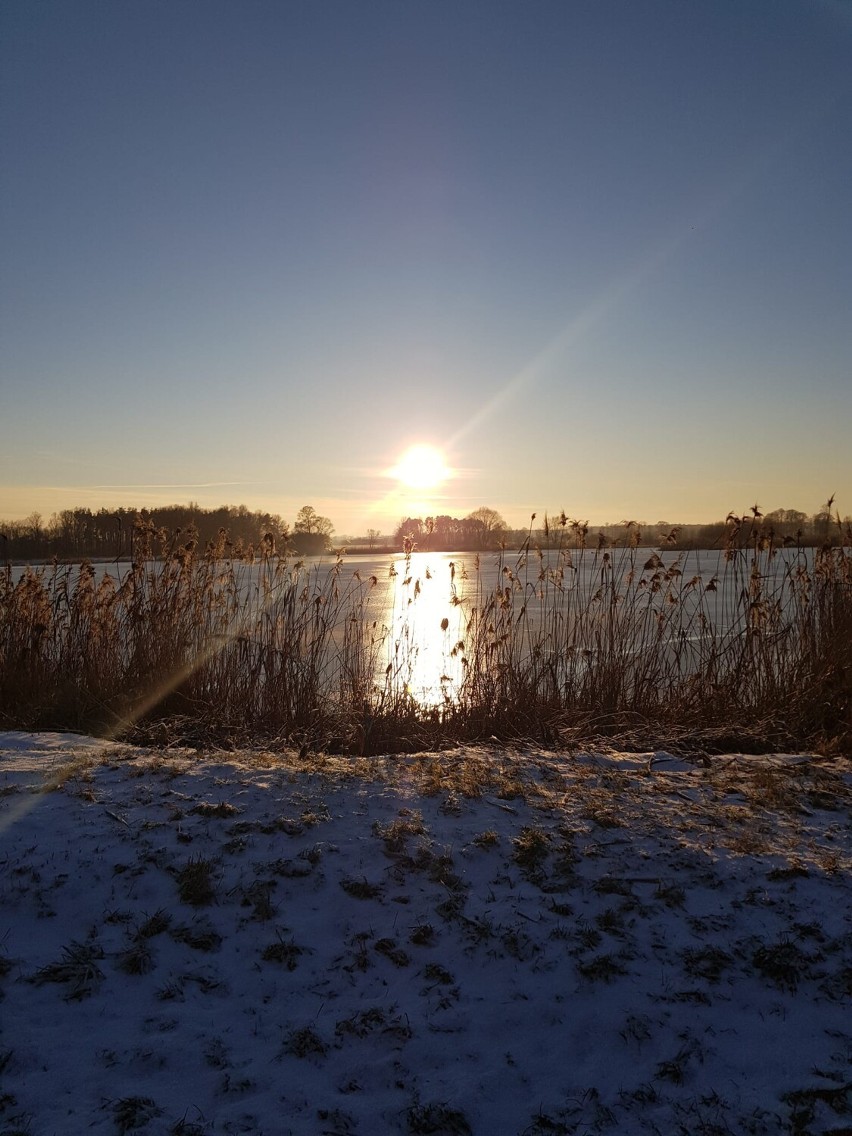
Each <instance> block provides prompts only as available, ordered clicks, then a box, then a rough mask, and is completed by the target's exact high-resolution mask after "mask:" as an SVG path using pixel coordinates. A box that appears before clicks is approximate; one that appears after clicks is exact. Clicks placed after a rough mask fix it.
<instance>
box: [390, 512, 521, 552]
mask: <svg viewBox="0 0 852 1136" xmlns="http://www.w3.org/2000/svg"><path fill="white" fill-rule="evenodd" d="M508 532H509V526H508V525H507V524H506V522H505V521H504V520H503V518H502V517H501V516H500V514H499V513H498V512H497V511H496V510H494V509H489V508H488V507H487V506H485V505H483V506H481V507H480V508H479V509H474V511H473V512H472V513H469V514H468V515H467V516H466V517H450V516H438V517H425V518H423V517H404V518H403V519H402V520H401V521H400V522H399V524H398V525H397V527H396V532H395V533H394V537H395V541H396V544H397V545H398V546H404V545H405V542H406V541H409V542H410V543H411V545H413V546H416V547H417V548H420V549H435V550H437V549H440V550H445V551H456V550H462V549H471V550H485V549H488V548H496V547H497V546H498V545H499V544H500V542H501V541H502V540H503V539H504V537H505V536H506V534H507V533H508Z"/></svg>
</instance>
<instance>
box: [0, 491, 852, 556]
mask: <svg viewBox="0 0 852 1136" xmlns="http://www.w3.org/2000/svg"><path fill="white" fill-rule="evenodd" d="M833 506H834V499H833V498H831V499H830V500H829V501H828V502H826V504H825V505H824V506H823V507H822V508H821V509H819V510H817V512H815V513H813V514H807V513H804V512H801V511H800V510H797V509H774V510H772V511H771V512H768V513H765V514H764V513H763V512H762V511H761V510H760V508H759V507H758V506H757V505H754V506H753V507H752V508H751V509H750V510H748V511H747V512H746V513H745V514H743V515H737V514H734V513H729V514H728V516H727V517H726V518H725V519H724V520H719V521H716V522H715V523H713V524H700V525H696V524H677V525H675V524H670V523H669V522H667V521H657V522H656V523H654V524H646V523H645V522H640V521H633V520H625V521H621V522H619V523H618V524H607V525H600V526H590V525H589V523H588V521H583V520H576V519H572V518H569V517H568V516H567V514H566V513H564V512H561V511H560V512H555V513H552V514H542V515H541V516H537V515H536V514H533V515H532V517H531V518H530V522H529V525H528V526H527V528H524V529H513V528H510V527H509V526H508V525H507V524H506V522H505V520H504V519H503V517H502V516H501V515H500V514H499V513H498V512H497V511H496V510H495V509H491V508H489V507H487V506H481V507H480V508H478V509H474V510H473V512H472V513H468V514H467V515H466V516H464V517H453V516H450V515H448V514H441V515H438V516H434V517H433V516H427V517H403V518H402V519H401V520H400V522H399V524H398V525H397V526H396V528H395V529H394V531H393V533H392V534H390V535H388V536H383V535H382V534H381V533H380V532H378V531H377V530H376V529H368V531H367V534H366V536H364V537H358V538H355V539H354V540H352V541H350V542H348V547H349V548H351V550H352V551H371V552H372V551H383V552H386V551H403V550H406V549H408V550H420V551H447V552H457V551H477V552H480V551H488V550H491V549H497V548H500V547H503V548H509V549H518V548H522V547H524V546H525V545H529V546H532V547H539V548H553V547H567V548H589V547H591V548H594V547H601V548H603V547H611V546H624V545H635V546H640V545H641V546H643V547H654V548H657V547H666V548H671V549H692V548H725V547H744V546H746V545H748V544H753V543H754V542H756V541H757V542H760V543H761V544H764V545H770V544H771V545H782V544H784V545H800V546H802V547H814V546H821V545H823V544H826V543H830V544H844V543H846V544H849V543H852V518H850V517H849V516H846V517H844V518H843V519H841V517H840V514H839V512H837V510H835V509H834V507H833ZM333 535H334V526H333V524H332V522H331V520H330V519H329V518H328V517H324V516H321V515H320V514H319V513H317V512H316V510H315V509H314V508H313V506H311V505H303V506H302V508H301V509H300V510H299V512H298V513H297V514H296V518H295V521H294V522H293V524H292V526H291V525H290V524H289V523H288V522H287V521H285V520H283V519H282V518H281V517H280V516H279V515H278V514H277V513H268V512H263V511H257V510H255V511H252V510H250V509H248V508H247V507H246V506H245V505H222V506H220V507H219V508H216V509H203V508H201V506H199V505H197V504H196V503H194V502H190V503H189V504H188V505H167V506H164V507H161V508H155V509H138V510H137V509H132V508H120V509H105V508H103V509H98V510H97V511H93V510H91V509H86V508H76V509H63V510H62V511H61V512H58V513H54V514H53V515H52V516H51V517H50V519H49V520H48V521H46V522H45V521H44V520H43V518H42V516H41V514H39V513H31V514H30V516H29V517H27V518H26V519H25V520H23V521H5V522H3V521H0V558H2V559H4V560H5V561H6V562H10V561H30V562H33V563H37V562H44V561H49V560H51V559H53V558H54V557H55V558H57V559H60V560H76V559H83V558H92V559H103V560H126V559H131V558H133V557H134V556H135V555H138V554H140V553H144V554H146V555H147V554H151V553H157V552H159V553H163V552H165V551H166V550H167V549H174V548H176V547H178V546H179V547H181V548H183V549H186V550H188V549H192V550H193V551H194V550H198V551H199V552H200V553H210V554H214V555H217V556H226V555H231V556H235V557H248V558H250V557H252V556H253V555H255V553H257V552H258V551H259V550H261V549H263V550H266V551H269V550H272V549H275V550H277V551H279V552H287V553H292V554H294V555H299V556H315V555H320V554H322V553H324V552H328V551H329V550H330V549H331V547H332V538H333Z"/></svg>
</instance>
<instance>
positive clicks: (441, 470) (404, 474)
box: [391, 445, 450, 489]
mask: <svg viewBox="0 0 852 1136" xmlns="http://www.w3.org/2000/svg"><path fill="white" fill-rule="evenodd" d="M391 474H392V475H393V476H394V477H396V478H398V479H399V480H400V481H401V482H402V484H403V485H406V486H408V488H409V489H434V488H435V486H436V485H440V483H441V482H442V481H446V480H447V478H448V477H449V476H450V471H449V469H448V468H447V465H446V462H445V461H444V455H443V454H442V453H441V451H440V450H438V449H436V448H435V447H434V446H426V445H418V446H411V448H410V449H408V450H406V451H405V453H404V454H403V455H402V457H401V458H400V459H399V461H398V462H397V464H396V466H395V467H394V468H393V469H392V470H391Z"/></svg>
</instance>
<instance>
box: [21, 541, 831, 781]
mask: <svg viewBox="0 0 852 1136" xmlns="http://www.w3.org/2000/svg"><path fill="white" fill-rule="evenodd" d="M734 520H736V519H734ZM562 530H563V532H564V536H565V539H564V546H562V547H557V548H556V549H555V550H551V551H549V552H548V553H547V554H544V553H541V552H538V551H537V550H534V549H531V548H524V549H522V550H521V552H520V553H518V554H512V555H511V557H510V556H509V555H508V554H505V553H501V554H500V558H499V561H498V564H497V569H498V582H497V584H496V586H495V585H491V584H488V583H487V582H486V578H487V579H492V578H493V573H491V572H489V573H486V572H485V571H484V570H483V571H480V572H479V574H478V575H477V578H476V579H475V580H473V581H467V582H466V586H465V588H464V589H460V590H459V592H458V593H456V592H455V586H456V581H455V579H454V578H453V579H452V580H451V586H452V588H453V589H454V599H455V602H456V604H457V607H459V608H460V610H461V623H460V627H461V637H460V638H459V639H458V641H457V642H454V643H452V644H450V643H447V644H446V652H447V656H448V659H450V658H451V659H452V660H453V663H454V665H455V664H457V665H458V667H459V668H460V672H459V673H460V676H461V677H460V679H459V680H458V682H457V683H455V684H450V683H449V682H448V683H447V684H446V687H445V689H444V691H443V695H442V696H439V697H438V699H437V700H433V702H432V704H430V705H424V704H422V703H421V702H418V701H417V700H416V699H415V698H414V697H412V693H411V685H410V680H411V677H412V674H413V669H414V666H415V662H416V660H415V659H414V658H412V653H411V651H412V649H411V648H410V641H409V639H408V636H407V631H406V628H405V626H404V625H403V626H402V629H401V630H400V627H399V626H395V627H394V628H393V630H392V629H391V628H389V627H387V626H385V625H383V624H382V625H380V624H379V623H377V622H376V621H375V620H374V619H373V618H372V614H373V612H372V608H371V595H372V593H373V591H374V589H375V588H376V586H377V580H376V578H375V577H370V578H369V579H367V580H362V579H361V578H360V577H359V575H358V573H355V574H354V575H353V576H351V577H349V578H348V579H347V578H346V577H345V574H344V573H343V571H342V564H343V562H342V560H341V559H340V558H338V560H337V562H336V563H334V564H332V565H330V566H324V567H322V568H314V569H308V568H306V567H305V566H304V565H303V564H301V563H299V562H296V563H293V562H291V561H288V560H287V559H286V558H283V557H280V556H278V555H277V554H276V553H275V552H274V550H273V549H272V548H271V546H270V547H269V548H266V547H264V548H263V549H262V552H261V556H260V558H259V561H258V562H257V563H255V564H253V565H252V566H248V567H250V568H251V575H250V576H249V575H246V573H247V572H248V567H247V566H246V565H245V564H244V563H242V562H239V561H236V560H233V559H223V558H222V556H221V555H220V553H221V552H222V549H219V548H208V550H207V552H206V553H205V554H204V555H200V554H199V553H198V552H197V551H196V550H195V548H193V547H192V546H191V545H181V544H180V543H179V541H178V539H177V538H176V537H175V538H172V539H169V538H168V537H166V536H165V535H164V534H160V544H159V547H158V548H157V549H156V550H155V549H154V548H153V547H152V542H153V540H154V537H155V535H156V534H153V533H151V532H150V531H148V530H146V529H144V527H142V528H140V530H139V531H138V532H137V543H136V548H135V555H136V558H135V560H134V563H133V565H132V567H131V568H130V570H129V571H127V572H126V573H125V574H124V575H123V576H122V577H121V578H120V580H116V579H113V577H112V576H111V575H109V574H107V575H104V576H103V577H102V578H101V579H100V580H99V581H98V580H97V578H96V574H95V571H94V568H93V567H92V565H91V564H83V565H82V566H81V567H79V568H77V569H72V568H70V567H68V566H56V565H55V566H53V567H52V568H48V569H41V570H36V571H30V570H28V571H27V572H26V573H25V574H24V576H23V577H22V578H21V579H20V580H19V581H18V582H16V583H14V582H13V579H12V574H11V570H9V569H7V570H6V572H5V573H3V574H2V575H0V707H2V711H0V723H2V724H3V725H5V726H9V727H23V728H65V729H68V728H70V729H78V730H84V731H88V732H92V733H99V734H108V735H110V736H114V737H118V736H122V737H136V738H139V739H141V740H149V741H155V742H158V743H160V744H162V743H163V742H168V741H170V740H172V739H173V738H176V737H179V738H180V739H181V740H182V741H184V742H190V743H192V742H195V743H196V744H197V745H204V744H207V743H210V742H214V741H215V742H217V743H218V744H222V742H223V741H227V740H228V739H229V738H230V739H233V740H240V741H245V739H246V738H247V737H253V738H258V737H262V736H266V737H274V738H276V739H277V740H281V741H286V742H288V743H289V744H293V745H296V746H297V747H298V748H300V750H301V752H302V753H303V755H305V756H307V754H308V753H310V752H312V751H316V750H320V749H323V750H326V751H328V752H346V753H350V754H375V753H382V752H401V751H409V752H411V751H416V750H425V749H439V748H444V747H446V746H449V745H452V744H454V743H459V742H465V741H475V740H481V739H486V738H491V737H496V738H498V739H503V740H505V739H520V738H526V739H536V740H538V741H543V742H545V743H561V744H565V743H568V744H571V743H583V744H587V743H588V742H590V741H594V740H600V739H601V738H604V737H608V738H618V740H619V744H621V745H624V744H629V743H630V741H631V740H632V741H635V742H636V744H639V745H643V744H644V745H647V744H648V742H649V740H653V741H656V742H658V743H663V744H666V745H667V746H669V747H670V748H690V747H691V748H693V749H694V748H695V747H696V746H697V747H698V748H701V749H703V750H705V751H714V750H721V749H732V748H734V749H739V750H750V749H754V748H760V747H766V746H768V747H770V748H780V747H782V746H783V747H789V746H794V747H795V746H803V745H806V746H808V747H810V748H817V749H821V750H823V751H831V750H835V751H836V750H839V749H842V748H843V747H847V746H848V745H849V743H850V740H852V545H850V542H849V540H848V539H847V536H846V534H843V543H842V544H841V546H840V547H829V546H826V547H824V548H823V549H820V550H816V552H814V553H813V554H810V553H806V552H804V551H801V550H795V549H782V548H779V547H778V546H775V545H773V544H771V543H770V542H767V540H766V537H765V535H763V532H762V530H760V534H759V536H756V537H755V539H754V541H753V542H752V544H751V545H750V546H747V547H743V546H742V533H741V526H740V527H735V526H734V525H733V524H730V525H729V527H728V533H727V545H726V547H724V549H723V550H722V551H721V552H720V554H719V563H718V568H717V570H716V571H714V574H713V576H712V577H711V578H710V579H706V578H702V577H700V576H699V575H697V574H694V573H691V572H690V570H689V569H690V565H689V560H688V556H689V555H690V554H688V553H682V554H679V555H675V554H674V553H672V554H671V555H669V554H664V555H665V557H666V559H667V560H668V563H667V564H666V563H664V562H663V557H662V556H660V555H658V554H656V553H655V554H654V555H653V556H651V557H650V558H649V557H648V554H647V549H646V550H644V551H643V550H641V549H639V548H638V547H636V541H637V540H638V536H636V537H635V538H634V539H631V540H630V541H629V542H628V544H627V545H626V546H624V547H619V548H602V547H600V548H595V549H590V548H584V547H580V548H577V547H575V546H576V544H577V542H578V539H579V540H580V543H581V545H582V542H583V536H584V533H583V529H582V527H580V526H577V525H576V524H575V525H574V526H572V525H570V524H569V522H567V520H563V522H562ZM630 531H631V534H632V532H633V530H630ZM569 546H570V547H569ZM155 551H156V555H155ZM409 565H410V560H409V561H408V563H407V565H406V567H408V566H409ZM492 567H493V566H491V565H489V570H490V569H491V568H492ZM392 572H394V570H393V569H392ZM453 572H454V569H453V568H452V567H451V573H453ZM394 574H395V575H398V574H397V573H395V572H394ZM413 575H414V574H413V573H412V572H410V571H408V572H405V573H404V574H402V578H401V579H396V580H394V581H393V584H394V588H395V590H396V591H395V594H396V595H397V597H398V598H397V601H396V604H397V609H398V610H400V611H401V610H405V611H409V612H410V613H411V616H410V618H411V619H416V618H417V615H418V611H419V609H418V596H419V593H420V581H419V580H417V579H414V578H413ZM467 585H469V586H467ZM446 622H447V621H446V620H444V621H443V622H442V623H441V627H442V629H444V631H445V630H446V629H445V625H446ZM394 637H395V638H394ZM413 650H416V648H415V649H413ZM388 658H390V660H391V661H390V663H388V664H387V666H386V667H385V666H384V661H385V660H386V659H388ZM458 791H459V792H461V793H462V794H463V795H465V796H467V795H477V794H478V792H480V791H481V786H478V785H473V784H467V785H459V787H458Z"/></svg>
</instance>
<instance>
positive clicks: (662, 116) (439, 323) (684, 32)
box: [0, 0, 852, 534]
mask: <svg viewBox="0 0 852 1136" xmlns="http://www.w3.org/2000/svg"><path fill="white" fill-rule="evenodd" d="M0 152H2V162H3V172H2V186H1V187H0V225H2V234H0V237H2V244H0V248H2V255H1V256H0V260H1V261H2V263H0V423H2V426H0V431H2V434H1V435H0V517H6V518H18V517H23V516H25V515H26V514H28V513H30V512H31V511H32V510H38V511H40V512H42V513H43V514H44V516H45V518H46V517H48V516H49V515H50V513H52V512H53V511H55V510H59V509H62V508H66V507H71V506H75V505H88V506H91V507H92V508H97V507H100V506H102V505H106V506H110V505H113V506H114V505H120V504H124V505H152V504H156V503H160V504H166V503H174V502H186V501H189V500H195V501H198V502H199V503H200V504H202V505H204V506H213V505H219V504H225V503H229V504H239V503H244V504H246V505H248V506H249V507H250V508H260V509H268V510H270V511H273V512H276V513H280V514H281V515H282V516H283V517H285V518H286V519H289V520H291V521H292V519H293V518H294V516H295V513H296V510H297V509H298V508H299V506H301V505H303V504H306V503H310V504H312V505H314V506H315V508H316V509H317V510H318V511H319V512H321V513H323V514H325V515H327V516H329V517H330V518H331V519H332V521H333V523H334V525H335V528H336V530H337V532H338V534H343V533H349V534H358V533H362V532H364V531H366V529H367V528H368V527H374V528H377V529H379V530H381V531H384V532H388V531H390V530H391V528H392V527H393V525H394V523H395V522H396V521H398V519H399V517H400V516H401V515H403V514H405V513H409V512H424V513H451V514H454V515H461V514H463V513H466V512H469V511H470V510H472V509H474V508H476V507H477V506H479V505H488V506H491V507H493V508H496V509H498V510H499V511H500V512H501V513H502V514H503V516H504V517H505V518H506V520H507V521H509V522H510V523H512V524H517V525H523V524H524V523H525V522H526V520H527V519H528V516H529V514H530V512H532V511H534V510H537V511H538V512H539V514H541V513H542V512H543V511H545V510H548V511H553V510H558V509H562V508H564V509H565V510H566V511H567V512H568V514H569V515H570V516H577V517H582V518H589V519H591V520H593V521H607V520H609V521H618V520H621V519H623V518H635V519H641V520H645V521H648V522H654V521H656V520H659V519H667V520H670V521H689V520H695V521H701V520H713V519H716V518H719V517H723V516H724V515H725V514H726V513H727V512H728V511H729V510H731V509H733V510H738V511H739V510H745V509H746V508H748V506H749V505H751V504H752V503H753V502H754V501H757V502H759V503H760V504H761V505H762V506H763V507H764V508H767V509H769V508H775V507H778V506H784V507H789V508H799V509H803V510H805V511H806V512H809V513H810V512H814V511H815V510H817V509H818V508H819V506H820V505H821V504H822V503H823V502H824V501H825V499H826V498H827V497H828V495H829V494H830V493H832V492H834V493H836V494H837V496H838V504H839V506H840V509H841V512H844V513H848V512H852V446H850V441H852V6H851V5H850V4H849V3H846V2H844V0H838V2H834V0H823V2H820V0H706V2H701V0H694V2H691V3H684V2H683V0H647V2H646V0H552V2H550V0H523V2H522V0H515V2H511V3H509V2H504V0H481V2H474V0H446V2H444V0H387V2H384V0H340V2H333V0H311V2H310V3H307V2H305V0H296V2H289V0H275V2H269V3H266V2H261V0H240V2H237V0H233V2H230V3H222V2H217V0H203V2H198V3H190V2H183V3H177V2H174V0H168V2H153V0H133V2H131V0H129V2H126V3H114V2H112V0H103V2H99V3H94V2H90V0H74V2H72V3H69V2H68V0H60V2H43V0H4V2H3V3H2V5H0ZM418 442H425V443H431V444H433V445H436V446H438V447H440V448H441V449H442V450H443V453H444V455H445V457H446V461H447V463H448V465H449V467H450V468H451V469H452V471H453V476H452V477H451V478H449V479H448V480H446V481H444V482H443V483H442V484H441V485H440V486H439V487H437V488H436V489H435V490H434V491H423V490H407V489H404V488H401V487H400V486H399V484H398V482H397V480H396V479H395V478H394V477H393V476H392V475H390V474H389V472H388V471H390V470H391V469H392V468H394V467H396V465H397V462H398V460H399V458H400V455H401V454H402V453H403V451H405V450H406V448H407V447H408V446H409V445H411V444H414V443H418Z"/></svg>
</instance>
